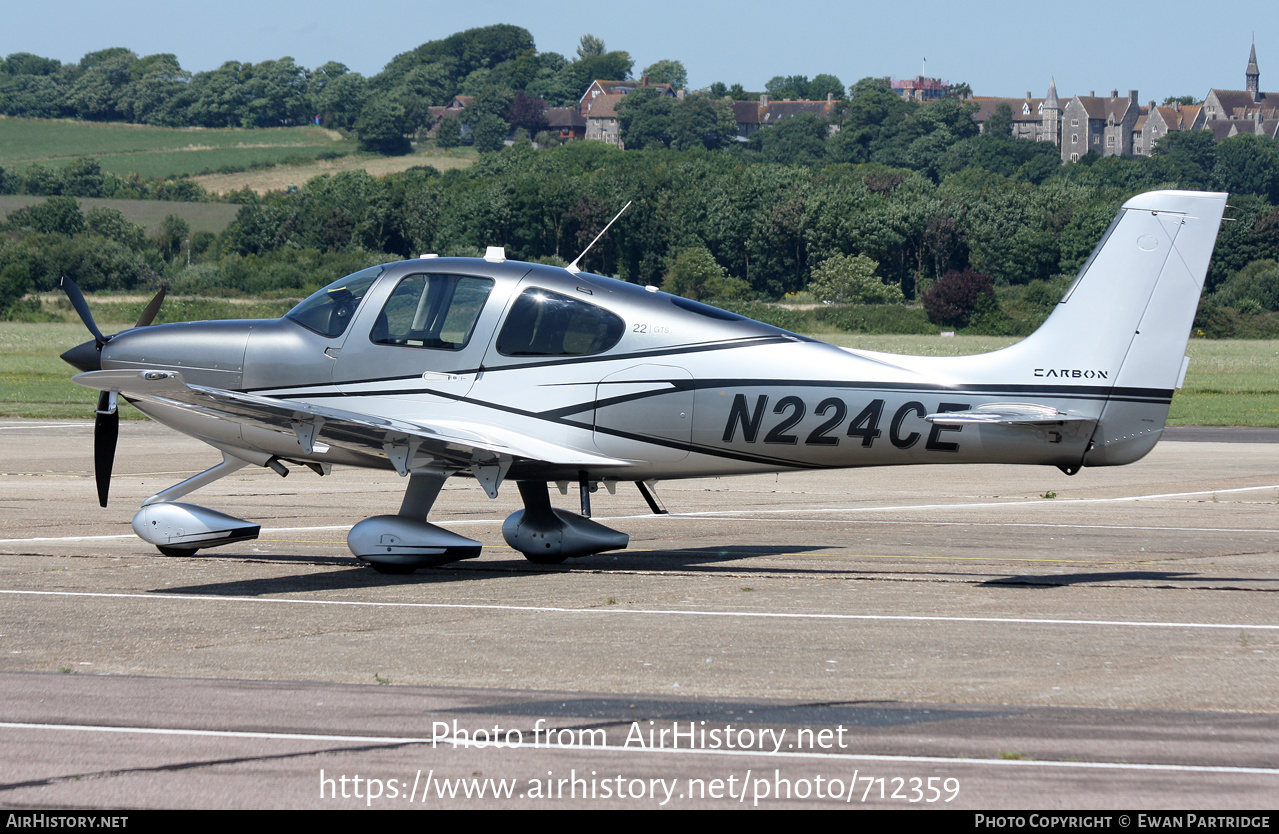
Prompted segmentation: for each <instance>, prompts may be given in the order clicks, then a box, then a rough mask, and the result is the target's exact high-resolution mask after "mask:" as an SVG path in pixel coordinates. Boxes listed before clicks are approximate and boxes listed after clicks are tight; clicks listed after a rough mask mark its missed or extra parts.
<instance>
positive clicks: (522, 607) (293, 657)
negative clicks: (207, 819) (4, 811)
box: [0, 421, 1279, 810]
mask: <svg viewBox="0 0 1279 834" xmlns="http://www.w3.org/2000/svg"><path fill="white" fill-rule="evenodd" d="M1179 433H1180V435H1179ZM1276 439H1279V438H1276V435H1275V433H1274V432H1270V433H1267V432H1265V431H1261V432H1255V431H1254V432H1247V431H1244V432H1233V431H1231V430H1193V429H1182V430H1173V431H1170V432H1169V434H1168V435H1167V437H1166V439H1165V441H1164V442H1162V443H1160V445H1159V446H1157V447H1156V449H1155V450H1154V451H1153V452H1152V453H1151V454H1150V455H1149V456H1148V457H1147V458H1146V459H1145V460H1143V461H1140V462H1138V463H1136V464H1133V465H1131V466H1126V467H1117V468H1110V469H1085V470H1083V471H1082V472H1081V473H1079V474H1078V475H1076V476H1074V477H1073V478H1072V477H1067V476H1065V475H1064V474H1062V473H1061V472H1059V471H1057V470H1056V469H1051V468H1033V467H1007V466H1005V467H997V466H988V467H975V466H950V467H947V466H928V467H901V468H883V469H868V470H844V471H838V472H817V473H793V474H783V475H768V476H753V477H743V478H730V479H705V480H691V481H683V482H669V483H663V484H660V485H659V487H658V492H659V494H660V496H661V498H662V500H663V501H664V502H665V505H666V507H667V509H668V510H670V514H669V515H664V516H655V515H652V514H651V513H649V512H648V510H647V507H646V505H645V504H644V502H643V500H642V498H641V496H640V495H639V494H638V492H637V491H636V489H635V488H634V486H633V485H630V484H621V485H619V486H618V489H617V494H616V495H609V494H607V493H606V492H604V491H602V490H601V491H600V492H598V493H596V494H595V496H594V497H593V509H594V518H595V520H597V521H600V522H602V523H604V524H607V525H609V526H611V527H615V528H616V529H619V530H623V531H625V532H627V533H629V534H630V536H631V547H630V548H629V549H628V550H626V551H622V552H619V553H613V554H600V555H596V556H590V557H585V558H581V559H575V560H570V561H569V562H567V563H566V564H565V565H564V566H560V567H552V568H545V567H538V566H535V565H531V564H529V563H527V562H526V561H525V560H524V559H523V558H522V557H521V556H520V555H519V554H518V553H515V552H513V551H511V550H510V549H509V548H507V547H506V546H505V544H504V543H503V542H502V538H501V522H502V520H503V519H504V518H505V517H506V516H507V515H508V514H509V513H511V512H513V511H514V510H516V509H518V508H519V498H518V493H517V492H516V490H515V489H514V485H513V484H508V485H505V486H504V487H503V489H502V491H501V495H500V496H499V497H498V499H496V500H492V501H491V500H489V499H488V498H487V497H486V496H485V495H484V492H483V490H482V489H480V487H479V486H478V485H477V484H475V483H474V482H473V481H472V480H470V479H460V478H459V479H454V480H453V481H450V483H449V485H448V486H447V487H446V489H445V490H444V491H443V493H442V494H441V496H440V500H439V502H438V503H437V505H436V508H435V509H434V510H433V512H432V515H431V520H432V521H433V522H434V523H437V524H440V525H441V526H444V527H446V528H448V529H452V530H454V531H456V532H459V533H462V534H463V535H466V536H469V537H471V538H475V539H479V540H480V541H482V542H483V543H484V545H485V549H484V553H483V555H482V556H481V557H480V558H478V559H474V560H469V561H466V562H462V563H457V564H455V565H450V566H446V567H442V568H432V569H426V570H420V571H418V572H417V573H415V574H413V575H412V576H407V577H394V576H383V575H380V574H377V573H376V572H374V571H373V570H371V569H369V568H367V567H364V566H362V565H360V564H359V563H358V562H357V561H356V560H355V559H354V558H353V557H352V556H351V555H350V553H349V551H348V550H347V548H346V544H345V536H346V531H347V529H349V526H350V525H351V524H353V523H354V522H356V521H358V520H360V519H361V518H364V517H366V516H370V515H377V514H382V513H393V512H395V510H396V509H397V508H398V506H399V501H400V498H401V495H402V491H403V488H404V485H405V482H404V481H402V480H401V479H399V478H397V477H396V476H395V475H394V474H391V473H386V474H384V473H376V472H365V471H356V470H338V471H335V472H334V473H333V474H332V475H331V476H329V477H325V478H319V477H316V476H315V475H314V474H313V473H311V472H308V471H306V470H303V469H298V470H295V471H294V472H293V474H291V475H290V477H289V478H287V479H286V480H281V479H280V478H279V476H277V475H275V474H274V473H272V472H270V471H268V470H265V469H258V468H255V467H251V468H248V469H244V470H241V471H239V472H237V473H235V474H233V475H232V476H230V477H228V478H225V479H223V480H221V481H218V482H216V483H214V484H212V485H211V486H208V487H206V488H204V489H202V490H200V491H198V492H196V493H193V494H192V495H191V496H188V497H187V498H186V499H184V500H187V501H190V502H195V503H199V504H201V505H202V506H207V507H210V508H213V509H216V510H220V511H222V512H227V513H230V514H232V515H236V516H239V517H242V518H247V519H251V520H253V521H255V522H260V523H261V524H262V525H263V531H262V535H261V538H259V539H258V540H257V541H253V542H243V543H240V544H233V545H229V546H226V547H224V548H219V549H212V550H206V551H201V552H200V553H199V554H198V555H196V556H194V557H189V558H170V557H164V556H161V555H159V554H158V553H156V552H155V550H154V549H153V548H151V547H150V546H149V545H147V544H145V543H143V542H141V541H140V540H138V539H137V538H135V537H134V536H133V535H132V532H131V530H130V528H129V520H130V518H131V517H132V514H133V513H134V511H135V510H136V509H137V507H138V505H139V503H140V502H141V500H142V499H144V498H145V497H146V496H148V495H151V494H153V493H155V492H157V491H159V490H160V489H163V488H165V487H167V486H170V485H171V484H173V483H176V482H178V481H180V480H183V479H185V478H186V477H189V476H190V475H192V474H195V473H196V472H197V471H199V470H201V469H204V468H206V467H208V466H211V465H213V464H214V463H216V462H217V461H218V459H219V458H218V455H217V453H216V452H214V451H213V450H211V449H209V448H208V447H205V446H203V445H201V444H199V443H197V442H194V441H191V440H188V439H186V438H183V437H181V436H179V435H177V434H175V433H173V432H171V431H169V430H168V429H165V428H164V427H162V426H158V425H155V424H151V423H142V422H126V423H125V424H123V426H122V431H121V436H120V449H119V452H118V454H117V457H116V467H115V472H116V475H115V479H114V481H113V484H112V497H111V505H110V507H109V508H108V509H101V508H99V507H98V506H97V501H96V497H95V494H94V486H93V478H92V443H93V429H92V425H91V424H89V423H41V422H35V421H0V807H3V808H36V809H55V808H74V809H104V810H105V809H131V808H277V807H280V808H284V807H287V808H345V807H374V808H405V809H408V808H438V807H634V808H649V807H729V806H733V807H754V806H759V807H814V806H834V805H841V806H846V807H900V808H908V807H933V808H986V809H1016V808H1027V809H1070V808H1084V809H1088V808H1113V809H1132V808H1142V809H1155V808H1182V809H1269V808H1273V807H1274V805H1275V797H1276V796H1277V795H1279V793H1277V791H1279V665H1277V661H1279V597H1277V596H1276V592H1279V517H1277V514H1279V442H1276ZM1234 440H1239V441H1242V442H1232V441H1234ZM553 500H554V501H555V502H556V503H557V505H559V506H563V507H565V508H568V509H574V510H576V509H577V507H576V505H577V497H576V495H575V493H574V491H572V490H571V491H570V494H569V495H568V496H558V495H557V494H555V493H554V492H553ZM481 791H483V795H480V792H481Z"/></svg>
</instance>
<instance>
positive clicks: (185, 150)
mask: <svg viewBox="0 0 1279 834" xmlns="http://www.w3.org/2000/svg"><path fill="white" fill-rule="evenodd" d="M356 148H357V146H356V142H355V141H354V140H352V139H349V138H346V137H344V136H343V135H342V134H340V133H338V132H337V131H335V130H328V129H327V128H322V127H318V126H315V125H306V126H302V127H279V128H260V129H253V130H247V129H243V128H221V129H213V128H194V127H193V128H170V127H151V126H149V125H130V124H118V123H112V122H77V121H71V120H66V119H10V118H4V117H0V167H3V168H8V169H11V170H19V171H20V170H22V169H24V168H26V167H27V166H29V165H32V164H35V163H39V164H41V165H45V166H48V167H51V168H58V167H61V166H62V165H65V164H66V163H67V162H69V161H71V160H73V159H75V158H77V157H81V156H92V157H93V158H95V159H97V160H98V163H99V164H100V165H101V166H102V170H104V171H110V172H111V173H113V174H119V175H120V176H129V175H132V174H135V173H136V174H140V175H142V176H144V177H157V178H161V179H165V178H170V177H183V176H191V177H193V178H194V179H195V180H196V182H198V183H200V185H201V186H203V187H204V188H205V189H206V190H207V191H209V192H211V193H214V194H225V193H227V192H229V191H238V190H240V189H243V188H249V189H252V190H253V191H256V192H258V193H259V194H264V193H266V192H267V191H282V190H284V189H286V188H288V187H289V186H290V185H298V186H300V185H302V184H304V183H305V182H306V181H307V180H309V179H311V178H312V177H318V176H320V175H321V174H333V173H338V172H340V171H353V170H365V171H368V172H369V173H370V174H372V175H374V176H385V175H386V174H391V173H397V172H399V171H404V170H406V169H408V168H412V167H413V166H415V165H426V166H430V167H432V168H437V169H439V170H441V171H447V170H449V169H451V168H465V167H467V166H468V165H470V164H471V163H472V162H473V161H474V160H475V151H474V150H472V149H469V148H467V149H459V150H457V151H451V152H450V151H440V150H429V151H424V152H422V153H415V154H410V155H408V156H393V157H384V156H377V155H374V154H366V153H357V152H356ZM333 154H341V156H338V157H336V158H334V157H333ZM321 155H323V156H325V158H324V159H318V158H317V157H319V156H321ZM250 166H258V167H257V168H253V169H250ZM263 166H271V167H263ZM222 169H230V170H231V171H233V172H228V173H220V172H221V171H222Z"/></svg>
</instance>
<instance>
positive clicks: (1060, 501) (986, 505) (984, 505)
mask: <svg viewBox="0 0 1279 834" xmlns="http://www.w3.org/2000/svg"><path fill="white" fill-rule="evenodd" d="M1262 489H1274V490H1279V484H1271V485H1269V486H1254V487H1235V488H1232V489H1204V490H1199V491H1196V492H1165V493H1160V494H1156V495H1123V496H1119V497H1116V498H1040V499H1029V500H1025V501H983V502H976V503H968V504H902V505H899V506H896V507H829V508H822V509H813V510H798V511H797V510H795V509H794V508H790V509H781V510H765V509H750V510H700V511H697V512H687V513H670V515H674V516H692V517H697V516H707V515H762V514H764V513H772V514H776V513H794V512H808V513H881V512H900V511H902V510H967V509H990V508H992V507H1029V506H1034V505H1036V504H1052V505H1053V506H1056V507H1060V506H1063V505H1066V504H1112V503H1118V502H1122V501H1157V500H1160V499H1165V498H1193V497H1195V496H1197V495H1228V494H1230V493H1233V492H1255V491H1257V490H1262Z"/></svg>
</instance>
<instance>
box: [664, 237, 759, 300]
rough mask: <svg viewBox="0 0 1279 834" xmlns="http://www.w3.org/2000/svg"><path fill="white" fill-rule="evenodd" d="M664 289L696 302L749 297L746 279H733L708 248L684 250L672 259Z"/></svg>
mask: <svg viewBox="0 0 1279 834" xmlns="http://www.w3.org/2000/svg"><path fill="white" fill-rule="evenodd" d="M662 289H663V290H665V291H666V292H668V293H671V294H672V295H678V296H682V297H684V298H691V299H693V300H694V301H720V300H723V301H728V300H732V299H735V298H743V297H745V295H746V293H747V291H748V289H749V288H748V287H747V285H746V282H745V281H741V280H738V279H736V278H732V277H730V276H729V275H728V273H727V272H725V271H724V268H723V267H722V266H720V265H719V264H717V263H716V262H715V258H714V257H713V256H712V255H711V253H710V252H709V251H707V249H706V248H705V247H702V246H691V247H688V248H686V249H681V250H679V251H678V252H676V253H675V255H674V257H672V258H671V261H670V266H669V267H668V269H667V271H666V275H665V276H664V277H663V278H662Z"/></svg>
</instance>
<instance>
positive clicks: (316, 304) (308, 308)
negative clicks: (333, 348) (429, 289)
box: [284, 266, 383, 339]
mask: <svg viewBox="0 0 1279 834" xmlns="http://www.w3.org/2000/svg"><path fill="white" fill-rule="evenodd" d="M382 269H383V268H382V267H380V266H371V267H369V268H368V269H362V270H360V271H359V272H356V273H353V274H351V275H348V276H346V277H345V278H342V279H340V280H337V281H334V282H333V283H332V284H329V285H328V286H327V287H325V288H324V289H322V290H320V291H319V292H317V293H314V294H313V295H312V296H311V297H310V298H308V299H306V300H305V301H303V302H302V303H301V304H299V305H298V306H296V307H294V308H293V309H292V310H290V311H289V312H287V313H285V314H284V317H285V318H287V319H291V320H293V321H295V322H297V323H298V324H300V325H302V326H303V327H305V328H306V329H307V330H312V331H314V332H316V333H319V334H320V335H321V336H328V337H329V338H330V339H333V338H336V337H338V336H341V335H342V334H343V333H345V332H346V326H347V325H348V324H350V323H351V319H352V318H354V316H355V310H356V308H357V307H359V306H360V299H362V298H364V294H365V293H366V292H368V291H369V287H371V286H373V282H374V281H376V280H377V277H378V276H379V275H381V274H382Z"/></svg>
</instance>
